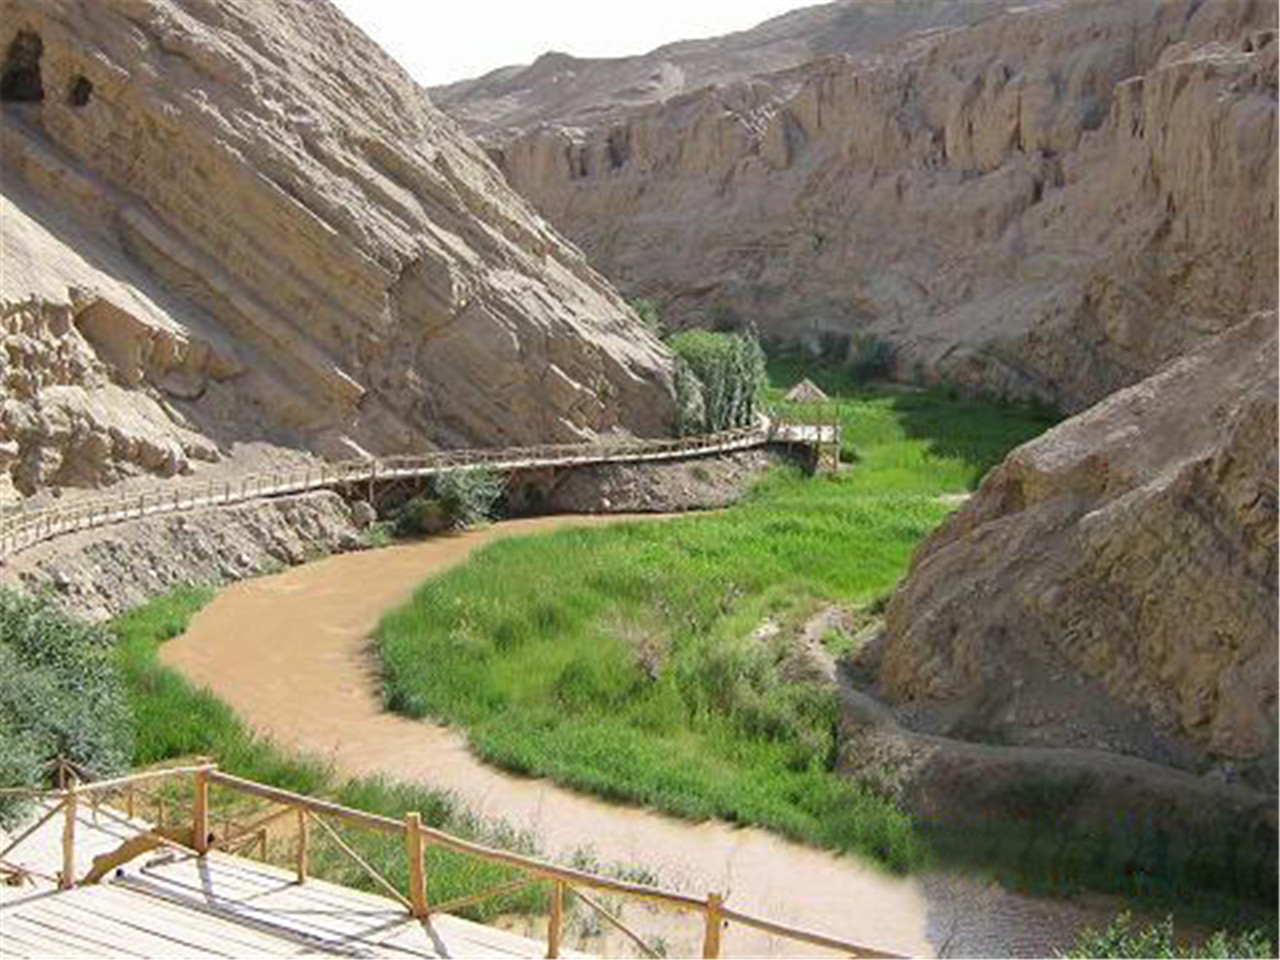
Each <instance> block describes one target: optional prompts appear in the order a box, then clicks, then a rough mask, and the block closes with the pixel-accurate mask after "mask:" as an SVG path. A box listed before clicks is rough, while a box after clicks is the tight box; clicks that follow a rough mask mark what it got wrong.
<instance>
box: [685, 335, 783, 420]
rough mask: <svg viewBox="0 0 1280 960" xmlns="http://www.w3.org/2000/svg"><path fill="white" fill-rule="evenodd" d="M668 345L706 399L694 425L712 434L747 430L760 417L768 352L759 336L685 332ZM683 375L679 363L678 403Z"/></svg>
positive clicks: (703, 398)
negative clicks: (765, 352) (736, 428)
mask: <svg viewBox="0 0 1280 960" xmlns="http://www.w3.org/2000/svg"><path fill="white" fill-rule="evenodd" d="M669 342H670V344H671V349H672V350H674V351H675V353H676V356H677V358H678V359H679V361H680V362H681V363H683V364H684V366H685V367H686V368H687V375H691V376H692V377H693V378H694V379H695V380H696V381H697V384H698V387H699V391H700V393H701V395H702V411H701V416H700V418H699V422H697V423H696V424H692V425H693V426H696V427H697V428H698V429H701V430H704V431H708V432H711V431H716V430H728V429H731V428H733V427H743V426H747V425H748V424H750V423H751V422H752V421H753V420H754V419H755V415H756V411H757V410H758V409H759V404H760V400H761V397H762V396H763V393H764V387H765V382H766V378H765V357H764V350H763V349H762V348H761V347H760V341H759V340H758V339H757V338H756V336H755V333H754V332H749V333H713V332H712V331H709V330H686V331H685V332H683V333H678V334H676V335H675V336H673V337H672V338H671V340H670V341H669ZM682 376H685V374H682V373H681V372H680V366H679V364H678V365H677V385H676V387H677V399H680V397H679V394H680V393H681V387H682V384H681V383H680V377H682ZM686 389H687V388H686Z"/></svg>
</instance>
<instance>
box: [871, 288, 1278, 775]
mask: <svg viewBox="0 0 1280 960" xmlns="http://www.w3.org/2000/svg"><path fill="white" fill-rule="evenodd" d="M1276 365H1277V354H1276V315H1275V314H1274V313H1264V314H1259V315H1257V316H1254V317H1253V318H1251V319H1250V320H1248V321H1247V322H1245V323H1241V324H1238V325H1236V326H1235V327H1233V328H1232V329H1231V330H1229V331H1228V332H1226V333H1224V334H1221V335H1220V336H1218V337H1217V338H1215V339H1213V340H1211V341H1209V342H1208V343H1206V344H1205V345H1204V346H1202V347H1201V348H1199V349H1198V350H1196V351H1194V352H1193V353H1192V354H1190V355H1189V356H1187V357H1185V358H1183V359H1181V360H1179V361H1177V362H1175V363H1173V364H1172V365H1170V366H1169V367H1168V368H1167V369H1165V370H1163V371H1162V372H1160V373H1159V374H1157V375H1155V376H1153V377H1151V378H1149V379H1147V380H1144V381H1143V382H1142V383H1140V384H1138V385H1136V386H1134V387H1130V388H1128V389H1125V390H1122V391H1120V392H1118V393H1116V394H1114V395H1113V396H1112V397H1110V398H1108V399H1107V400H1106V401H1104V402H1102V403H1100V404H1098V405H1097V406H1095V407H1093V408H1092V409H1090V410H1089V411H1087V412H1086V413H1083V414H1081V415H1079V416H1077V417H1074V418H1072V419H1071V420H1068V421H1066V422H1065V423H1063V424H1061V425H1060V426H1058V427H1057V428H1055V429H1053V430H1051V431H1050V432H1049V433H1047V434H1045V435H1044V436H1042V437H1040V438H1039V439H1037V440H1034V441H1032V442H1031V443H1028V444H1026V445H1024V446H1022V447H1020V448H1018V449H1017V450H1015V451H1014V452H1013V453H1012V454H1010V456H1009V457H1008V459H1007V460H1006V461H1005V462H1004V463H1003V464H1002V465H1000V466H999V467H997V468H996V469H995V470H993V471H992V472H991V473H990V474H989V475H988V476H987V478H986V479H985V480H984V481H983V483H982V486H981V487H980V489H979V490H978V492H977V494H976V495H975V496H974V497H973V498H972V499H970V500H969V501H968V502H967V503H966V504H965V505H964V506H963V507H961V508H960V509H959V510H958V511H957V512H956V513H955V514H954V515H953V516H952V517H951V518H950V519H949V520H948V521H947V522H946V523H944V524H943V526H942V527H941V528H939V529H938V531H937V532H935V533H934V534H933V535H932V536H931V537H930V538H929V539H928V540H927V541H926V542H925V543H924V544H923V545H922V546H921V548H920V549H919V550H918V551H917V553H916V556H915V558H914V559H913V561H912V564H911V568H910V572H909V574H908V576H907V578H906V579H905V581H904V582H903V583H902V585H901V586H900V587H899V589H898V591H897V593H896V594H895V595H894V597H893V600H892V601H891V602H890V604H889V607H888V610H887V612H886V625H885V629H884V632H883V634H882V636H881V637H880V638H879V639H878V641H877V642H876V643H875V644H873V645H872V647H871V648H870V649H869V650H868V652H867V653H866V654H864V658H863V668H864V670H867V671H868V672H869V674H870V676H871V677H872V678H873V679H874V681H875V682H876V684H877V685H878V689H879V691H880V693H881V694H883V695H884V696H885V697H886V698H887V699H888V700H889V702H891V703H892V704H893V705H894V707H895V712H896V713H897V715H898V717H899V719H901V720H903V721H904V722H905V723H906V724H907V725H908V726H911V727H912V728H914V729H916V730H920V731H924V732H928V733H936V734H942V735H947V736H954V737H961V738H964V739H969V740H977V741H983V742H987V743H997V744H1013V745H1024V746H1045V747H1089V748H1102V749H1106V750H1110V751H1114V752H1119V753H1128V754H1133V755H1137V756H1141V757H1145V758H1146V759H1149V760H1153V761H1155V762H1158V763H1162V764H1166V765H1169V766H1175V767H1181V768H1183V769H1187V770H1190V771H1194V772H1202V773H1203V772H1210V771H1212V772H1213V773H1214V775H1215V776H1218V777H1221V778H1226V779H1241V780H1244V781H1246V782H1250V783H1252V784H1254V785H1256V786H1259V787H1262V788H1264V789H1267V790H1268V791H1269V792H1272V793H1274V792H1275V788H1276V782H1275V781H1276V749H1277V735H1276V729H1277V726H1276V715H1277V704H1276V671H1277V659H1276V658H1277V619H1276V605H1277V589H1276V575H1277V544H1276V524H1277V507H1276V503H1277V500H1276V497H1277V493H1276V471H1277V460H1276V406H1277V381H1276Z"/></svg>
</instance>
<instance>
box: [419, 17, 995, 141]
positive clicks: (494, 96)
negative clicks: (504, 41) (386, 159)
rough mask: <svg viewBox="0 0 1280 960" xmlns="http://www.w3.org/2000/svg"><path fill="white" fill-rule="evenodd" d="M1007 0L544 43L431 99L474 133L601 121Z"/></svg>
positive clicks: (944, 23)
mask: <svg viewBox="0 0 1280 960" xmlns="http://www.w3.org/2000/svg"><path fill="white" fill-rule="evenodd" d="M1009 5H1010V4H1009V2H1008V0H959V2H957V0H878V2H875V3H867V2H862V0H854V2H849V0H842V2H836V3H825V4H820V5H817V6H812V7H802V8H800V9H798V10H792V11H789V12H787V13H784V14H782V15H781V16H778V17H774V18H772V19H770V20H766V21H765V22H764V23H761V24H759V25H758V26H755V27H752V28H751V29H750V30H742V31H740V32H738V33H732V34H728V35H726V36H721V37H711V38H707V39H702V40H682V41H679V42H677V43H670V44H667V45H666V46H662V47H659V48H657V49H656V50H651V51H649V52H648V53H644V54H640V55H637V56H632V57H616V58H597V59H592V58H583V57H574V56H570V55H569V54H564V53H555V52H552V53H546V54H544V55H543V56H541V57H539V58H538V59H537V60H536V61H535V62H534V63H531V64H529V65H527V66H511V67H502V68H500V69H498V70H494V71H492V72H490V73H487V74H485V75H484V76H481V77H476V78H474V79H471V80H461V81H458V82H456V83H451V84H447V85H444V86H439V87H434V88H432V90H431V97H432V100H433V101H434V102H435V103H436V104H438V105H439V106H441V107H443V108H444V109H445V110H447V111H448V112H450V113H451V114H453V115H454V116H456V117H457V118H458V119H460V120H462V121H463V122H464V123H465V124H466V125H467V127H468V129H469V130H471V131H472V132H473V133H476V134H479V135H481V136H482V137H484V138H485V139H490V138H492V139H495V140H501V139H503V138H504V137H506V136H508V135H510V134H511V133H513V132H517V131H522V130H527V129H528V128H530V127H532V126H535V125H537V124H539V123H571V124H584V125H591V124H599V123H602V122H606V121H612V120H615V119H619V118H621V117H623V116H625V114H626V112H627V110H628V109H630V108H633V107H638V106H643V105H645V104H650V103H659V102H661V101H663V100H668V99H670V98H671V97H674V96H677V95H678V94H682V93H688V92H691V91H694V90H697V89H699V88H700V87H705V86H708V85H711V84H729V83H735V82H737V81H740V80H745V79H747V78H749V77H753V76H755V75H757V74H764V73H775V72H777V71H782V70H789V69H790V68H792V67H797V66H800V65H801V64H804V63H808V62H810V61H812V60H815V59H819V58H821V57H825V56H830V55H838V56H859V55H868V54H873V53H874V52H875V51H876V50H877V49H879V48H880V47H882V46H884V45H886V44H889V43H892V42H894V41H896V40H900V39H902V38H903V37H905V36H908V35H910V34H914V33H917V32H920V31H945V30H947V29H950V28H953V27H956V26H963V25H967V24H971V23H975V22H977V21H979V20H982V19H984V18H985V17H988V16H991V15H992V14H993V13H997V12H999V11H1002V10H1004V9H1005V8H1006V7H1007V6H1009Z"/></svg>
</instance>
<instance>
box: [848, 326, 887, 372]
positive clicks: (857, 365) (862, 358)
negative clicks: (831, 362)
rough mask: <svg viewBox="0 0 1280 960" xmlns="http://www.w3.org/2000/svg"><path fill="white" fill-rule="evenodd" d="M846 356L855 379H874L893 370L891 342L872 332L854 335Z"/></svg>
mask: <svg viewBox="0 0 1280 960" xmlns="http://www.w3.org/2000/svg"><path fill="white" fill-rule="evenodd" d="M848 357H849V369H850V372H851V373H852V374H853V376H854V378H855V379H857V380H874V379H877V378H880V377H887V376H888V375H889V374H890V373H892V372H893V344H891V343H889V341H888V340H883V339H881V338H880V337H877V336H876V335H875V334H873V333H860V334H858V335H857V336H856V337H854V338H853V344H852V347H851V348H850V350H849V353H848Z"/></svg>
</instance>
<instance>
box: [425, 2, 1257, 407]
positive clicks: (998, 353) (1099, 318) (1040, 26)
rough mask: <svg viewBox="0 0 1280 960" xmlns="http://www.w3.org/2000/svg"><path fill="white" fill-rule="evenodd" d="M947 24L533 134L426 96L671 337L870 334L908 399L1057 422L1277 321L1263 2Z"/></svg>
mask: <svg viewBox="0 0 1280 960" xmlns="http://www.w3.org/2000/svg"><path fill="white" fill-rule="evenodd" d="M860 7H861V5H859V4H852V5H849V6H848V9H850V10H857V9H859V8H860ZM818 9H820V10H823V9H826V8H818ZM815 22H817V21H815ZM910 26H912V27H920V26H922V23H918V22H914V21H913V22H912V24H910ZM944 26H945V28H940V29H933V30H918V31H917V32H914V33H912V32H910V31H906V30H904V31H903V35H901V36H899V35H894V34H892V33H889V34H886V36H885V38H884V42H883V43H881V44H879V45H873V49H871V50H854V51H853V52H852V53H850V54H848V55H842V54H841V52H840V51H839V50H838V49H832V48H827V50H826V52H827V53H828V54H830V55H829V56H825V57H822V58H819V59H814V60H810V61H808V62H806V63H802V64H799V65H795V66H791V67H789V68H788V69H786V70H783V71H781V72H772V73H768V72H766V73H757V74H753V75H748V74H747V73H746V72H745V71H744V72H743V74H740V75H738V76H737V77H736V78H735V79H728V78H724V80H723V82H720V83H719V85H716V86H710V87H704V88H702V89H698V90H692V91H682V92H680V93H679V94H678V95H675V96H671V97H669V98H667V99H664V100H661V101H660V102H646V103H642V104H639V105H635V106H631V107H628V108H626V109H623V108H622V105H621V103H620V102H619V99H618V98H611V97H610V96H609V95H608V92H607V88H605V90H604V91H603V92H602V93H601V94H600V96H599V102H603V104H604V106H603V107H602V109H601V116H600V117H599V118H595V117H594V116H593V115H592V113H591V112H590V111H589V110H587V109H586V107H584V106H583V105H582V104H581V103H579V102H578V101H576V100H575V101H573V102H571V103H569V104H567V105H565V106H563V107H562V108H561V107H558V106H557V105H558V104H559V101H558V100H557V99H556V96H558V94H556V95H553V94H554V90H552V89H551V88H549V87H547V88H544V92H543V98H542V100H541V101H540V103H541V104H542V107H541V108H540V109H539V110H538V111H535V112H530V110H529V109H527V108H526V103H527V101H529V100H530V99H531V98H532V97H533V94H532V93H530V92H528V91H525V92H523V93H520V94H519V95H514V94H512V95H504V96H494V97H492V98H491V99H488V100H486V99H485V98H484V89H485V88H484V85H479V86H474V85H473V86H472V87H470V88H468V87H465V86H462V87H454V88H448V89H445V90H441V91H438V95H439V96H441V97H442V103H443V104H444V105H445V106H446V109H451V110H453V111H455V112H456V113H457V115H458V116H459V117H461V118H462V119H463V120H464V122H465V121H468V119H469V118H472V117H475V116H477V115H479V114H480V113H483V114H484V120H483V122H480V121H475V122H473V124H472V125H473V128H474V129H478V130H481V131H483V132H485V133H486V134H487V135H488V136H490V137H491V138H492V139H493V140H494V147H493V153H494V155H495V156H496V157H497V159H498V161H499V163H500V164H501V166H502V167H503V169H504V171H505V173H506V175H507V178H508V180H509V181H510V182H511V183H512V184H513V185H514V186H515V187H516V188H517V189H518V190H519V191H520V192H521V193H522V194H524V195H525V196H526V197H528V198H529V199H530V200H532V201H533V202H534V204H535V205H536V206H537V207H538V209H539V210H541V211H542V212H543V213H544V214H545V215H546V216H547V217H548V218H549V219H550V220H551V222H552V223H554V224H555V225H556V226H557V227H559V228H560V229H561V230H562V231H564V233H565V234H567V235H568V236H569V237H570V238H571V239H573V240H574V241H576V242H577V243H578V244H580V245H581V246H582V247H583V249H584V250H585V251H586V252H587V253H588V255H589V256H590V257H591V258H592V262H593V263H594V264H595V265H596V266H597V267H598V268H599V269H601V270H602V271H603V272H604V273H605V274H606V275H607V276H609V277H610V278H611V279H612V280H613V281H614V282H616V283H617V284H618V285H619V286H620V287H621V288H622V289H623V290H624V291H625V292H627V293H628V294H630V295H643V296H648V297H652V298H655V299H656V300H658V301H659V302H660V303H661V304H662V305H663V306H664V308H665V312H666V314H667V316H668V317H669V318H671V319H673V320H675V321H677V322H679V323H699V324H703V325H713V324H714V325H720V324H734V323H740V322H746V321H753V322H755V323H757V324H758V325H759V326H760V328H761V329H762V331H763V332H765V333H766V334H770V335H774V336H778V337H783V338H790V339H799V340H802V341H805V342H808V343H809V344H810V345H812V346H813V347H815V348H819V347H821V348H824V349H826V350H827V351H828V352H830V353H834V354H837V355H838V354H840V353H841V352H843V351H844V350H846V349H848V348H849V345H850V338H851V337H856V336H858V335H870V336H874V337H877V338H881V339H884V340H887V341H889V342H890V343H892V344H893V345H894V346H895V347H896V354H897V359H896V373H897V375H898V376H900V377H902V378H904V379H925V380H930V379H942V380H946V381H949V382H952V383H957V384H961V385H965V386H970V387H973V388H975V389H980V390H983V391H987V392H991V393H996V394H1002V395H1006V396H1011V397H1039V398H1043V399H1046V400H1049V401H1051V402H1054V403H1057V404H1059V405H1061V406H1062V407H1064V408H1066V409H1068V410H1078V409H1082V408H1084V407H1085V406H1088V405H1089V404H1091V403H1093V402H1095V401H1097V400H1099V399H1101V398H1102V397H1104V396H1106V395H1107V394H1108V393H1110V392H1112V391H1113V390H1115V389H1117V388H1119V387H1122V386H1126V385H1128V384H1132V383H1135V382H1137V381H1138V380H1141V379H1142V378H1143V377H1145V376H1147V375H1149V374H1151V373H1153V372H1154V371H1155V370H1157V369H1159V368H1160V367H1161V366H1162V365H1163V364H1164V363H1165V362H1167V361H1169V360H1170V359H1172V358H1174V357H1177V356H1179V355H1181V354H1182V353H1184V352H1186V351H1187V350H1189V349H1191V348H1192V347H1194V346H1195V345H1196V344H1197V343H1199V342H1201V341H1202V340H1204V339H1205V338H1207V337H1209V336H1212V335H1213V334H1214V333H1217V332H1219V331H1221V330H1222V329H1225V328H1226V327H1227V326H1229V325H1230V324H1231V323H1233V322H1235V320H1236V319H1238V318H1239V317H1242V316H1245V315H1247V314H1248V313H1249V312H1250V311H1252V310H1256V309H1262V308H1267V307H1273V306H1274V305H1275V297H1276V291H1275V279H1276V274H1275V263H1276V251H1277V248H1276V206H1275V196H1276V158H1277V149H1276V90H1277V82H1276V76H1277V74H1276V63H1277V46H1278V45H1277V43H1276V42H1275V29H1276V11H1275V7H1274V5H1273V4H1269V3H1263V2H1254V0H1214V2H1210V3H1200V2H1197V0H1124V2H1120V0H1083V2H1079V3H1065V4H1064V3H1034V4H1025V5H1020V6H1017V7H1009V8H1008V9H1006V10H1002V11H999V12H995V13H992V14H991V15H988V16H983V17H975V18H974V19H973V21H972V22H968V23H954V22H953V23H951V24H949V25H944ZM855 36H856V33H855ZM725 43H726V44H729V45H730V46H731V41H730V40H728V39H726V40H725ZM838 45H839V44H838V43H837V44H836V46H837V47H838ZM661 54H662V52H661V51H655V53H654V54H653V55H651V57H653V58H656V60H657V61H659V62H661V61H662V60H663V57H662V55H661ZM537 66H538V65H537V64H535V67H534V68H531V69H530V73H529V78H528V83H529V84H530V85H531V89H537V88H536V83H537V82H542V83H548V84H549V83H550V81H549V80H545V79H543V80H541V81H540V80H539V79H538V76H539V75H538V74H537V70H536V68H537ZM593 69H595V70H597V72H598V70H599V68H593ZM716 79H720V78H716ZM557 83H558V81H557ZM554 89H555V90H558V89H559V87H558V86H557V87H555V88H554ZM557 109H560V110H561V111H562V112H561V113H560V114H557ZM535 121H536V122H535ZM495 131H496V132H495Z"/></svg>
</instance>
